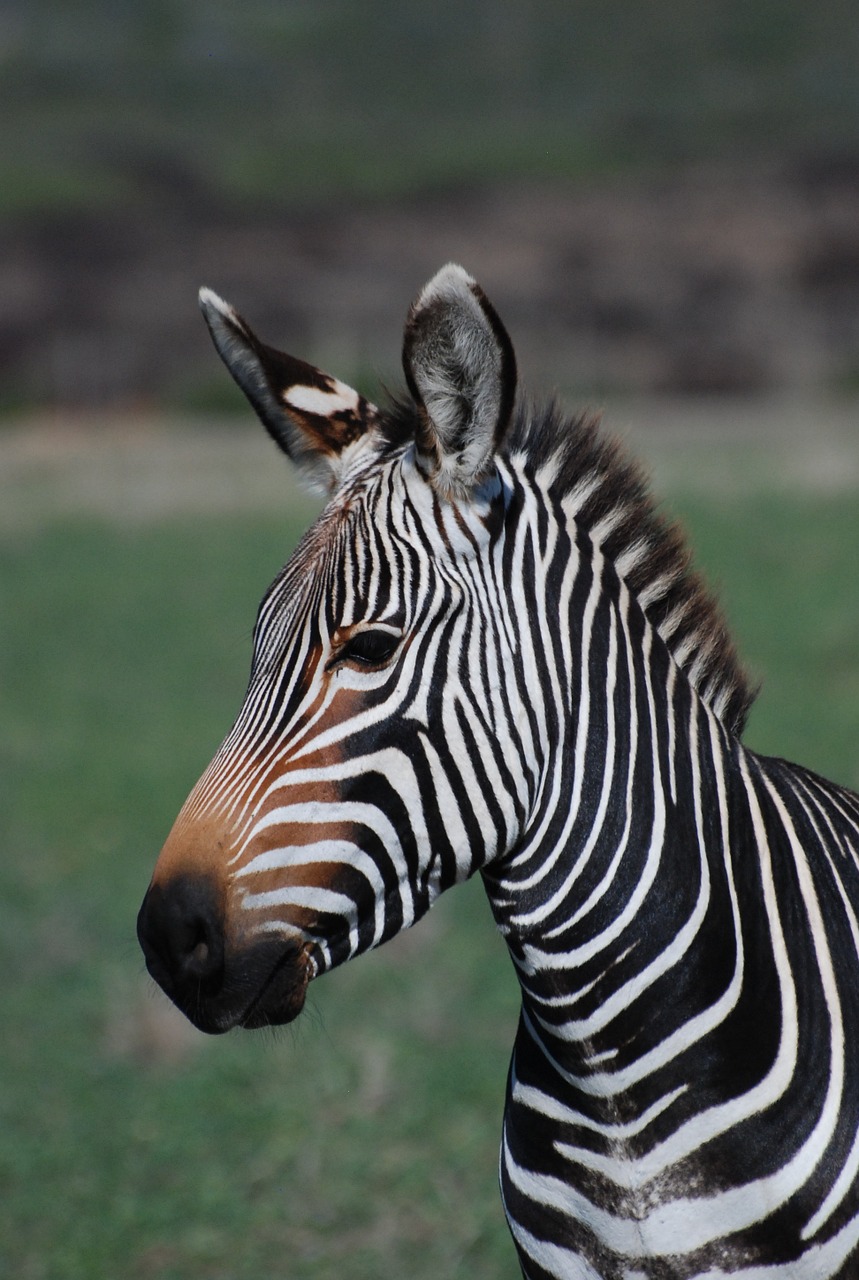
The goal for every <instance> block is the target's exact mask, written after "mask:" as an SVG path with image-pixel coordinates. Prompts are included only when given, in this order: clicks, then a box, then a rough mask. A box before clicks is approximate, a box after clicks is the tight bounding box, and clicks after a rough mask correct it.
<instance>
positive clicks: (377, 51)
mask: <svg viewBox="0 0 859 1280" xmlns="http://www.w3.org/2000/svg"><path fill="white" fill-rule="evenodd" d="M0 72H2V74H0V111H2V122H3V134H4V145H3V148H2V149H0V408H2V407H4V406H5V407H6V408H13V407H20V406H31V405H36V404H49V405H57V406H60V407H69V406H73V407H95V408H101V407H105V406H110V407H114V406H117V405H125V404H129V403H132V404H137V405H141V404H142V405H152V406H156V407H157V406H161V405H171V406H174V407H175V406H181V407H210V406H212V405H213V404H215V403H216V402H218V400H219V398H220V397H221V395H222V394H223V393H222V392H221V391H220V390H219V388H221V387H222V386H223V385H224V384H223V380H222V378H221V377H220V375H219V373H218V370H217V369H216V368H215V366H214V365H213V362H212V357H211V354H210V352H209V350H208V347H207V344H206V340H205V337H204V334H203V331H202V327H201V324H200V322H199V319H198V317H197V315H196V307H195V303H194V296H195V292H196V289H197V287H198V286H199V285H200V284H201V283H208V284H210V285H212V286H213V287H215V288H216V289H218V290H220V291H222V292H223V293H225V294H226V295H227V296H228V297H230V299H231V300H232V301H234V302H235V303H236V304H237V305H239V306H240V307H241V308H242V309H244V310H246V311H247V313H248V314H249V316H250V317H251V318H252V319H253V320H254V321H255V322H256V323H257V324H258V325H259V326H260V328H262V329H263V331H264V332H265V333H266V336H268V337H269V338H270V339H271V340H273V341H277V342H280V343H282V344H283V345H288V346H289V347H290V348H291V349H292V350H294V351H296V352H297V353H300V354H303V355H305V356H308V357H309V358H311V359H315V360H317V361H319V362H321V363H326V364H328V365H329V366H332V367H335V368H336V370H337V371H338V372H339V373H341V374H342V375H344V376H346V377H349V378H352V379H353V380H357V381H359V382H362V383H365V384H366V383H370V384H372V383H373V382H374V381H376V380H377V379H378V378H379V377H383V378H391V377H393V376H396V351H397V347H398V342H399V328H400V324H401V319H402V315H403V313H404V310H405V307H406V305H407V303H408V300H409V298H410V297H411V296H412V294H413V293H414V292H415V291H416V289H417V288H418V287H419V286H420V284H421V283H422V282H423V280H424V279H425V278H426V277H427V276H428V275H429V274H431V273H432V271H434V270H435V269H436V268H437V267H438V266H439V265H440V264H441V262H443V261H445V260H447V259H449V258H456V259H459V260H461V261H463V262H464V263H465V265H467V266H468V267H469V268H470V269H471V270H472V271H473V272H474V273H475V274H477V275H479V276H480V277H481V278H482V279H483V281H484V283H485V284H486V287H487V288H488V290H489V291H490V293H491V295H492V296H493V297H494V298H495V299H496V300H497V302H498V304H499V307H500V308H501V310H502V312H503V314H504V316H505V319H507V320H508V322H509V324H510V327H511V328H512V329H513V331H514V334H515V337H516V340H517V344H518V347H519V350H520V352H521V354H522V364H523V372H524V373H525V374H526V376H527V377H528V379H529V381H539V382H541V383H545V381H546V380H549V381H550V382H553V383H557V384H560V385H562V386H563V387H564V388H566V389H569V390H573V391H576V392H579V393H581V394H584V395H590V396H593V395H597V396H599V395H602V394H608V393H615V392H618V391H620V392H623V391H627V390H628V391H659V392H668V393H675V392H731V393H737V392H742V393H747V392H756V391H762V392H773V391H780V390H785V389H786V390H793V389H798V388H799V389H802V390H803V391H810V392H815V393H816V392H818V391H820V390H824V391H839V390H845V389H846V390H851V389H855V387H856V385H857V383H859V24H857V23H856V21H855V16H854V14H853V13H852V12H851V11H850V6H848V5H847V4H837V3H836V4H830V5H825V6H808V5H804V4H801V3H799V0H779V2H778V3H776V2H775V0H760V2H759V3H756V4H755V5H749V4H748V3H747V2H746V3H740V2H739V0H730V2H729V0H721V2H720V3H716V4H711V3H705V2H704V0H689V3H687V4H685V5H683V6H682V8H681V9H680V10H678V8H677V6H676V5H674V4H669V3H668V2H667V0H654V3H651V4H648V5H647V6H641V5H640V4H637V3H635V0H600V2H599V3H597V2H596V0H588V2H584V3H578V4H576V5H568V4H565V3H561V2H560V0H555V2H550V0H530V2H524V0H523V2H520V3H516V4H512V5H506V6H496V5H493V4H489V3H485V2H484V3H475V4H472V5H455V4H452V3H449V2H445V3H441V4H434V5H432V6H430V5H428V4H424V3H417V4H410V5H402V4H398V3H395V2H394V0H368V2H367V3H365V4H362V5H355V4H352V3H349V2H348V0H320V2H319V3H315V4H313V5H312V6H311V5H307V4H304V3H300V2H298V0H292V2H287V0H279V2H277V3H275V2H274V0H246V3H243V4H242V5H241V6H238V5H234V4H229V3H227V2H226V0H214V2H210V3H205V4H204V3H202V2H198V0H173V2H172V3H167V2H166V0H135V3H134V4H130V3H119V4H117V3H116V2H115V0H112V2H111V3H107V0H30V3H29V4H28V5H27V6H21V5H17V4H13V3H11V2H10V0H5V3H2V4H0Z"/></svg>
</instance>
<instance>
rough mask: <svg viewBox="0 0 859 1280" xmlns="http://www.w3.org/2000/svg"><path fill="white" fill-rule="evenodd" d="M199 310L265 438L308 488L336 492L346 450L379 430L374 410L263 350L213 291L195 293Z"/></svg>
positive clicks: (331, 381) (321, 376) (334, 383)
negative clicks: (286, 457) (282, 453)
mask: <svg viewBox="0 0 859 1280" xmlns="http://www.w3.org/2000/svg"><path fill="white" fill-rule="evenodd" d="M200 309H201V310H202V312H203V316H204V318H205V321H206V324H207V325H208V326H209V332H210V333H211V335H212V338H213V340H214V343H215V346H216V347H217V349H218V353H219V355H220V356H221V359H222V360H223V362H224V364H225V365H226V366H227V368H228V369H229V371H230V373H231V374H232V375H233V377H234V378H235V380H236V382H237V383H238V385H239V386H240V387H241V389H242V391H244V393H245V395H246V396H247V398H248V399H249V400H250V402H251V404H252V405H253V407H254V409H255V410H256V412H257V414H258V415H259V417H260V419H261V420H262V423H263V425H264V426H265V428H266V430H267V431H268V432H269V434H270V435H271V436H272V438H273V439H274V440H275V442H276V443H277V444H278V445H279V446H280V448H281V449H283V451H284V453H286V454H287V455H288V456H289V457H290V458H291V459H292V461H293V462H294V463H295V465H296V466H297V467H298V470H299V473H300V474H301V476H302V478H303V479H304V480H305V481H306V482H308V483H309V484H310V486H311V487H312V488H314V489H317V490H321V491H322V492H323V493H331V492H333V490H334V489H336V487H337V485H338V483H339V479H340V476H341V475H342V471H343V454H344V452H345V450H346V449H347V448H348V447H349V446H350V445H352V444H355V443H356V441H358V440H360V439H361V438H362V437H364V436H366V435H367V434H368V433H370V432H372V431H373V430H374V428H375V426H376V422H377V419H378V416H379V412H378V410H377V409H376V407H375V405H373V404H371V403H370V402H369V400H365V399H364V397H363V396H362V395H359V394H358V392H357V391H353V390H352V388H351V387H347V386H346V384H345V383H343V382H338V380H337V379H336V378H332V377H330V376H329V375H328V374H327V373H323V372H322V371H321V370H320V369H315V368H314V367H313V365H310V364H305V362H304V361H303V360H296V359H295V358H294V357H293V356H288V355H286V354H285V353H284V352H282V351H277V350H276V349H275V348H274V347H269V346H266V344H265V343H264V342H261V341H260V340H259V338H258V337H257V336H256V334H255V333H254V332H253V330H252V329H251V327H250V325H249V324H248V323H247V321H246V320H244V319H243V318H242V316H240V315H239V313H238V312H237V311H235V310H234V309H233V308H232V307H231V306H229V304H228V303H226V302H224V300H223V298H219V297H218V295H217V294H216V293H213V292H212V290H211V289H201V290H200Z"/></svg>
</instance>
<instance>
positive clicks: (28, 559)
mask: <svg viewBox="0 0 859 1280" xmlns="http://www.w3.org/2000/svg"><path fill="white" fill-rule="evenodd" d="M672 505H673V507H674V508H675V509H676V510H678V511H679V512H680V514H681V515H682V517H683V519H684V521H685V523H686V524H687V526H688V527H689V529H690V531H691V537H692V541H693V544H694V546H695V548H696V553H697V554H696V559H697V561H698V563H699V564H701V566H702V567H704V568H706V569H707V570H708V571H709V572H710V575H711V576H712V577H713V578H715V579H716V580H717V581H719V582H720V583H721V587H722V594H723V597H724V599H725V602H726V607H727V610H728V613H729V616H730V617H731V620H732V622H733V624H734V628H735V631H736V633H737V635H738V638H739V641H740V647H741V650H742V652H743V653H744V655H745V656H746V657H747V659H748V661H749V663H750V665H751V667H752V669H753V670H754V671H756V672H757V673H758V674H759V675H762V676H764V677H765V678H766V683H765V686H764V692H763V694H762V696H761V698H760V700H759V703H758V705H757V707H756V709H755V711H754V713H753V718H752V723H751V726H750V731H749V734H748V741H749V742H750V744H751V745H753V746H756V747H758V748H760V749H762V750H766V751H771V752H775V753H778V754H783V755H787V756H789V757H795V758H800V759H801V760H802V761H803V763H806V764H809V765H811V766H813V767H815V768H818V769H820V770H821V771H823V772H825V773H828V774H830V775H831V776H834V777H836V778H838V779H839V780H841V781H844V782H846V783H848V784H852V785H854V786H855V785H857V783H859V697H857V694H859V644H857V640H856V637H857V635H859V625H857V624H859V592H857V590H856V585H857V575H856V557H855V548H856V546H857V545H859V511H857V504H856V502H855V498H854V497H853V495H851V494H842V495H836V494H833V495H826V496H817V497H815V496H809V495H791V494H781V495H776V494H767V493H764V494H757V493H755V494H748V493H745V494H742V495H737V496H735V497H726V496H725V495H724V494H719V495H718V496H716V495H706V494H703V495H702V494H701V493H695V494H694V495H691V494H690V495H685V496H684V495H683V493H682V492H681V493H680V494H679V495H678V497H677V500H676V502H675V503H674V504H672ZM298 532H299V531H298V530H297V529H296V528H294V527H292V526H291V525H290V524H289V521H288V520H285V519H283V520H282V519H277V518H273V517H270V516H264V517H252V516H248V515H241V514H235V513H233V514H230V515H222V516H219V517H217V518H215V517H213V516H203V517H200V518H197V519H195V520H194V521H193V522H191V521H189V520H187V519H186V520H180V519H175V518H171V519H164V520H163V521H161V522H160V523H158V524H154V525H149V526H146V525H138V526H137V527H133V528H131V527H126V528H122V527H119V526H118V525H117V524H116V523H115V522H98V521H95V520H91V519H81V518H76V519H69V518H63V519H55V520H53V521H47V522H46V523H44V524H43V525H41V526H37V527H33V528H28V529H27V530H24V529H20V530H18V531H17V532H16V531H14V530H7V531H6V532H4V534H3V535H2V539H0V599H2V600H3V645H2V650H0V688H2V706H0V715H2V722H3V723H2V734H0V752H2V763H0V847H2V852H3V856H2V859H0V954H2V963H3V973H4V974H5V975H6V981H5V983H4V985H3V989H2V995H1V996H0V1015H2V1026H3V1049H2V1054H0V1274H3V1275H10V1276H13V1275H14V1276H16V1277H21V1278H22V1280H98V1278H100V1277H105V1278H108V1277H111V1278H112V1277H116V1276H123V1277H127V1278H129V1280H144V1278H148V1277H163V1278H165V1280H171V1278H174V1277H175V1278H176V1280H179V1278H180V1277H181V1278H182V1280H195V1278H199V1280H203V1278H204V1277H205V1278H206V1280H227V1278H230V1280H235V1278H241V1277H248V1280H250V1278H251V1277H253V1280H268V1278H269V1277H271V1278H272V1280H274V1277H283V1276H289V1275H293V1274H301V1275H302V1276H305V1277H308V1280H328V1278H329V1277H340V1276H343V1277H348V1280H363V1278H364V1277H366V1278H367V1280H369V1277H371V1276H372V1277H377V1276H380V1275H408V1276H410V1277H414V1278H415V1280H420V1277H430V1276H432V1277H436V1276H438V1275H445V1276H450V1277H454V1276H461V1277H476V1278H477V1280H480V1278H481V1277H487V1280H488V1277H490V1276H491V1277H502V1276H510V1277H511V1280H512V1277H513V1276H514V1275H515V1274H517V1267H516V1263H515V1260H514V1255H513V1249H512V1246H511V1245H510V1243H509V1240H508V1236H507V1231H506V1227H505V1225H504V1220H503V1214H502V1210H501V1205H500V1201H499V1198H498V1193H497V1189H496V1180H495V1169H496V1161H497V1145H498V1138H499V1133H500V1120H501V1110H502V1104H503V1094H504V1083H505V1073H506V1067H507V1060H508V1056H509V1050H510V1046H511V1043H512V1038H513V1033H514V1028H515V1016H516V994H515V983H514V978H513V974H512V971H511V969H510V966H509V963H508V961H507V958H506V955H505V952H504V948H503V946H502V945H501V943H500V941H499V939H498V938H497V937H496V935H495V933H494V930H493V926H492V923H491V920H490V917H489V913H488V910H487V908H486V906H485V903H484V901H483V898H482V894H481V889H480V886H479V884H472V885H469V886H467V887H466V888H463V889H459V890H456V891H455V892H454V893H451V894H449V895H448V896H447V898H446V899H444V900H443V901H442V902H441V903H440V904H439V905H438V906H437V907H436V908H435V910H434V911H433V912H432V913H431V915H430V916H429V917H428V918H427V919H426V920H425V921H424V922H422V924H421V925H420V926H419V927H418V928H417V929H416V930H414V931H413V932H412V933H411V934H407V935H405V936H404V937H403V938H402V939H399V940H397V941H396V942H395V943H392V944H391V945H390V946H388V947H386V948H383V949H382V950H381V951H380V952H379V953H377V954H374V955H371V956H368V957H365V958H362V959H361V960H360V961H359V962H358V963H357V964H355V965H353V966H346V968H345V969H343V970H342V971H338V972H337V973H335V974H333V975H331V976H329V977H326V978H325V979H323V980H322V981H320V982H319V983H318V984H317V986H316V987H315V988H313V989H312V992H311V996H312V998H311V1000H310V1002H309V1008H308V1010H307V1012H306V1013H305V1014H304V1015H303V1017H302V1019H301V1020H300V1021H299V1023H298V1024H297V1025H296V1026H295V1027H294V1028H290V1029H287V1030H285V1031H284V1032H281V1033H277V1034H274V1033H272V1034H257V1035H242V1034H233V1035H231V1036H229V1037H225V1038H221V1039H218V1040H208V1039H206V1038H205V1037H201V1036H197V1034H196V1033H194V1032H193V1031H192V1030H191V1029H190V1028H189V1029H188V1030H187V1031H185V1030H184V1029H183V1026H182V1025H181V1024H180V1023H179V1022H177V1021H174V1020H173V1018H172V1016H171V1011H169V1010H168V1009H167V1006H166V1003H165V1002H163V1001H162V999H161V997H160V996H158V995H157V994H156V993H155V992H154V991H152V990H150V988H149V986H148V985H147V983H146V980H145V975H144V972H143V966H142V961H141V958H140V956H139V953H138V950H137V945H136V941H135V937H134V920H135V914H136V910H137V907H138V904H139V901H140V898H141V896H142V893H143V891H144V888H145V886H146V883H147V880H148V877H149V874H150V871H151V868H152V865H153V862H154V859H155V857H156V855H157V852H158V849H159V847H160V844H161V841H162V840H163V838H164V835H165V834H166V831H167V829H168V828H169V826H170V824H171V822H172V819H173V817H174V815H175V813H176V811H177V810H178V808H179V805H180V804H181V802H182V800H183V799H184V796H185V794H186V792H187V790H188V789H189V787H190V786H191V785H192V783H193V782H194V781H195V779H196V777H197V775H198V773H199V772H200V770H201V769H202V767H203V766H204V765H205V764H206V763H207V761H208V759H209V757H210V755H211V753H212V751H213V750H214V748H215V746H216V745H217V743H218V742H219V740H220V738H221V737H222V736H223V734H224V732H225V731H226V729H227V728H228V725H229V722H230V720H231V717H232V715H233V714H234V713H235V711H236V710H237V708H238V706H239V703H240V700H241V696H242V692H243V687H244V682H245V678H246V672H247V666H248V661H249V650H250V631H251V627H252V624H253V618H254V614H255V609H256V604H257V601H258V599H259V597H260V595H261V593H262V590H263V589H264V587H265V586H266V584H267V583H268V581H269V579H270V578H271V577H272V575H273V574H274V572H275V571H276V570H277V568H278V567H279V564H280V562H281V560H282V559H283V557H284V556H285V555H286V553H287V551H288V548H289V544H290V543H291V542H292V541H294V539H295V537H296V536H297V534H298Z"/></svg>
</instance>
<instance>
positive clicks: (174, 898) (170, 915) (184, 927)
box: [137, 877, 224, 1005]
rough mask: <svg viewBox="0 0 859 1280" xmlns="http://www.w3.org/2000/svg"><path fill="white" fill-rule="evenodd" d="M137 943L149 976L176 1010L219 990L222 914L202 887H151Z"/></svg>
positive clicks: (182, 883)
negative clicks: (189, 1000)
mask: <svg viewBox="0 0 859 1280" xmlns="http://www.w3.org/2000/svg"><path fill="white" fill-rule="evenodd" d="M137 937H138V940H139V942H140V946H141V948H142V950H143V955H144V957H145V959H146V967H147V969H148V970H149V972H150V974H151V975H152V977H153V978H154V979H155V981H156V982H157V983H158V984H159V986H161V987H163V989H164V990H165V991H166V992H167V994H168V995H169V996H170V997H171V998H172V999H173V1000H175V1001H176V1002H177V1003H178V1004H180V1005H181V1004H183V1003H184V1002H185V998H186V997H187V996H189V995H193V996H196V997H199V996H200V995H214V994H216V993H217V992H218V991H219V990H220V988H221V986H222V985H223V976H224V934H223V928H222V924H221V913H220V911H219V910H218V907H217V901H216V898H215V894H214V892H213V891H212V889H211V887H210V886H209V885H208V884H207V883H206V882H201V881H199V880H195V879H191V878H189V877H181V878H179V879H176V880H173V881H172V882H170V883H168V884H167V885H164V886H162V885H160V884H153V885H150V887H149V889H148V891H147V893H146V896H145V897H144V899H143V905H142V906H141V908H140V912H139V914H138V917H137Z"/></svg>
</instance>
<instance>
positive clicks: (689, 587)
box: [504, 402, 756, 735]
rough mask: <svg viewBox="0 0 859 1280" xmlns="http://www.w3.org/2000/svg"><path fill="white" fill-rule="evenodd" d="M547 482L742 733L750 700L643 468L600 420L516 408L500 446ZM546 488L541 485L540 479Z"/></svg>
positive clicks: (712, 603) (726, 637) (723, 630)
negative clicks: (606, 432) (605, 430)
mask: <svg viewBox="0 0 859 1280" xmlns="http://www.w3.org/2000/svg"><path fill="white" fill-rule="evenodd" d="M504 452H505V453H506V454H508V455H516V454H519V455H524V457H525V459H526V462H527V466H528V468H529V470H531V471H532V472H533V473H534V474H535V475H539V474H540V473H542V474H543V477H545V478H547V479H550V488H551V490H552V492H553V493H554V494H555V495H556V496H558V497H560V498H561V500H562V501H563V505H564V508H565V510H566V511H567V513H568V515H571V516H573V517H574V518H575V520H576V523H577V524H578V526H579V527H580V528H581V529H583V530H584V531H585V532H586V533H587V534H588V536H589V537H590V539H591V541H592V542H593V543H594V545H595V546H598V547H599V549H600V551H601V552H602V554H603V555H604V556H605V557H606V559H607V560H609V561H611V562H612V563H613V565H614V567H615V570H616V572H617V573H618V576H619V577H620V578H621V579H622V580H623V581H624V582H625V583H626V585H627V587H628V588H629V590H630V591H631V592H632V594H633V595H634V596H635V597H636V599H637V600H638V602H639V604H640V605H641V607H642V608H643V610H644V613H645V616H646V617H647V618H648V620H649V621H650V622H651V623H652V625H653V626H654V628H655V630H656V631H657V633H658V634H659V635H660V636H661V637H662V639H663V640H664V642H665V644H666V645H667V647H668V649H669V651H670V653H671V654H672V656H673V658H674V661H675V662H676V663H677V665H678V667H680V669H681V670H682V671H684V672H685V674H686V676H687V678H688V679H689V681H690V683H691V684H692V686H693V687H694V688H695V689H696V690H697V692H698V693H699V695H700V696H701V698H702V699H703V701H704V702H705V703H706V704H707V705H708V706H709V707H710V708H711V709H712V710H713V712H714V713H715V714H716V715H717V716H718V717H719V719H720V720H721V721H722V722H723V724H725V725H726V726H727V727H728V728H729V729H730V730H731V731H732V732H734V733H735V734H737V735H739V734H741V733H742V731H743V728H744V726H745V722H746V717H747V715H748V712H749V708H750V707H751V704H752V702H753V701H754V697H755V692H756V691H755V690H754V689H753V688H752V687H751V685H750V684H749V681H748V678H747V676H746V673H745V671H744V670H743V667H742V664H741V663H740V660H739V658H738V656H737V651H736V649H735V647H734V643H733V640H732V639H731V636H730V634H729V632H728V628H727V625H726V622H725V619H724V616H723V614H722V610H721V608H720V606H719V604H718V602H717V601H716V599H715V597H714V596H713V595H712V594H711V592H710V591H709V590H708V588H707V587H706V586H705V584H704V582H703V581H702V579H701V578H700V577H699V575H698V574H697V573H696V572H695V571H694V570H693V569H692V567H691V557H690V551H689V548H688V546H687V544H686V540H685V538H684V536H683V533H682V531H681V530H680V529H679V528H678V526H677V525H676V524H673V523H671V522H670V521H668V520H667V519H665V517H664V516H662V515H661V514H660V513H659V512H658V511H657V509H656V505H655V502H654V499H653V497H652V495H651V492H650V488H649V485H648V482H647V480H646V478H645V475H644V472H643V471H642V469H641V467H640V466H639V465H638V464H637V463H635V462H633V461H632V460H631V459H630V458H628V457H627V455H626V453H625V451H624V449H623V447H622V445H621V443H620V441H619V440H617V439H615V438H612V437H611V436H608V435H606V434H605V433H604V432H603V430H602V427H601V423H600V417H599V415H598V414H590V413H582V414H579V415H577V416H574V417H572V418H571V417H570V416H569V415H568V414H566V413H565V412H564V411H563V410H561V409H560V407H559V406H558V405H557V404H554V403H553V404H550V405H549V406H548V407H546V408H544V409H538V410H535V409H534V408H533V407H532V406H530V405H529V404H527V403H524V404H523V403H521V402H520V403H519V404H518V405H517V409H516V411H515V413H514V416H513V421H512V422H511V425H510V430H509V431H508V433H507V436H506V438H505V442H504ZM544 482H545V481H544Z"/></svg>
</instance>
